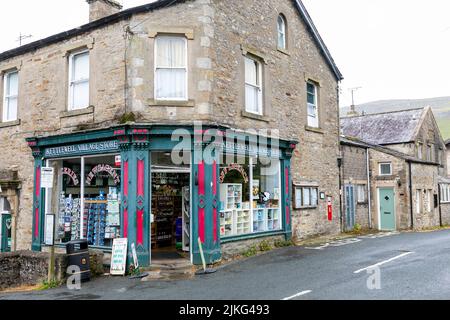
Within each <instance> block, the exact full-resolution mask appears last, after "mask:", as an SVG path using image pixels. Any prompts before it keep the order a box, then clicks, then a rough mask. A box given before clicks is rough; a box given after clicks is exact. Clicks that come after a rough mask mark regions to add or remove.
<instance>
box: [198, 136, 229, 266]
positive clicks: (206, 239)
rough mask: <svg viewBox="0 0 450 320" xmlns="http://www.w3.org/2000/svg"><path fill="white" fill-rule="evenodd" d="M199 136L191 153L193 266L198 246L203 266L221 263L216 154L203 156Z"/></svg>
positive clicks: (217, 160)
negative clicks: (219, 261)
mask: <svg viewBox="0 0 450 320" xmlns="http://www.w3.org/2000/svg"><path fill="white" fill-rule="evenodd" d="M200 136H201V135H198V136H197V135H196V137H195V143H194V144H195V145H194V152H193V155H192V156H193V166H192V168H193V169H192V170H193V172H192V174H193V186H192V196H193V204H192V223H193V229H192V230H193V231H192V236H193V238H192V239H191V242H192V248H191V249H192V255H193V262H194V264H202V260H201V253H200V245H199V241H200V243H201V245H202V249H203V254H204V256H205V260H206V263H207V264H212V263H214V262H216V261H218V260H220V259H221V256H222V253H221V249H220V228H219V224H220V220H219V219H220V218H219V209H220V208H219V203H220V202H219V201H220V195H219V153H218V152H217V150H215V151H213V152H210V151H207V152H205V144H204V143H203V142H202V141H201V140H202V138H201V137H200Z"/></svg>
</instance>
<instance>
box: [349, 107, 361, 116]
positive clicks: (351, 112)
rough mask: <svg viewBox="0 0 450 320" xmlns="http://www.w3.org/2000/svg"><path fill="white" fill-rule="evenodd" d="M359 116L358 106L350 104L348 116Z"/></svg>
mask: <svg viewBox="0 0 450 320" xmlns="http://www.w3.org/2000/svg"><path fill="white" fill-rule="evenodd" d="M357 116H359V113H358V111H356V107H355V105H354V104H352V105H351V106H350V111H349V112H347V117H357Z"/></svg>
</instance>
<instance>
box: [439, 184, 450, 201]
mask: <svg viewBox="0 0 450 320" xmlns="http://www.w3.org/2000/svg"><path fill="white" fill-rule="evenodd" d="M439 188H440V189H441V199H440V200H441V203H450V184H441V185H439Z"/></svg>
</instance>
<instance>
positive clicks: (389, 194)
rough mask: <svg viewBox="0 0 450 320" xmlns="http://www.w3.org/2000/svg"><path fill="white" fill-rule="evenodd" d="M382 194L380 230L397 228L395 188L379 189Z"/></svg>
mask: <svg viewBox="0 0 450 320" xmlns="http://www.w3.org/2000/svg"><path fill="white" fill-rule="evenodd" d="M378 193H379V196H380V198H379V199H380V230H384V231H392V230H395V199H394V189H393V188H380V189H378Z"/></svg>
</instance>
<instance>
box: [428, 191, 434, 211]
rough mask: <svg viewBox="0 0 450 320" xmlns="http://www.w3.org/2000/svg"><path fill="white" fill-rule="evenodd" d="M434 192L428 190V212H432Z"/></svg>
mask: <svg viewBox="0 0 450 320" xmlns="http://www.w3.org/2000/svg"><path fill="white" fill-rule="evenodd" d="M432 201H433V190H427V212H431V211H432V203H431V202H432Z"/></svg>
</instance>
